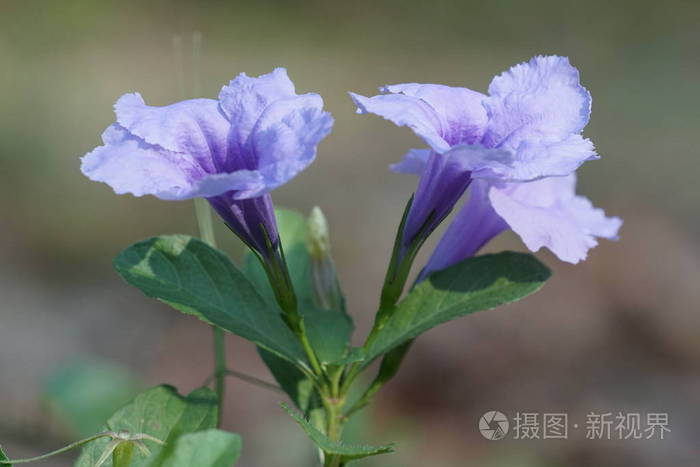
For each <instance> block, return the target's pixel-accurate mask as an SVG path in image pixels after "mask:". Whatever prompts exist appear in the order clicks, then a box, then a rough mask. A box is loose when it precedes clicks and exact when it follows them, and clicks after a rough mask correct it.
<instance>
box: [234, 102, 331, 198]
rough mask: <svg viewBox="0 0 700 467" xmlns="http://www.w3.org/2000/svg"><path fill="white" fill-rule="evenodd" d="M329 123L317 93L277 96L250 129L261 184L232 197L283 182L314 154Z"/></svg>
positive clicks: (253, 193) (246, 195) (249, 194)
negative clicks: (286, 96)
mask: <svg viewBox="0 0 700 467" xmlns="http://www.w3.org/2000/svg"><path fill="white" fill-rule="evenodd" d="M332 126H333V118H332V117H331V115H330V114H329V113H328V112H324V111H323V99H321V96H319V95H318V94H304V95H301V96H295V97H289V98H284V99H280V100H278V101H276V102H274V103H272V104H271V105H269V106H268V108H267V109H266V110H265V112H263V114H262V115H261V116H260V119H259V120H258V122H257V123H256V125H255V127H254V128H253V132H252V135H251V141H252V144H251V147H250V149H251V150H252V151H253V152H254V154H255V155H256V157H257V160H258V168H257V171H258V172H259V173H260V175H261V177H262V180H263V186H260V187H258V189H255V190H243V191H241V192H239V193H237V194H236V198H238V199H243V198H250V197H254V196H260V195H261V194H263V193H266V192H269V191H271V190H273V189H274V188H276V187H278V186H280V185H282V184H284V183H286V182H287V181H289V180H290V179H292V178H293V177H295V176H296V175H297V174H299V172H301V171H302V170H304V169H305V168H306V167H307V166H308V165H309V164H310V163H311V162H313V160H314V158H315V157H316V147H317V146H318V144H319V142H320V141H321V140H322V139H323V138H325V137H326V136H327V135H328V133H329V132H330V130H331V127H332Z"/></svg>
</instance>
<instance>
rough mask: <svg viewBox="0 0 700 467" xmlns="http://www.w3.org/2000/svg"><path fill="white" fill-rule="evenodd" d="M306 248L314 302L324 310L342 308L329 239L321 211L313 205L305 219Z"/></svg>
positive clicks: (342, 301)
mask: <svg viewBox="0 0 700 467" xmlns="http://www.w3.org/2000/svg"><path fill="white" fill-rule="evenodd" d="M307 228H308V248H309V254H310V255H311V282H312V284H313V288H314V295H315V298H316V304H317V305H318V306H319V307H321V308H323V309H326V310H344V309H345V301H344V299H343V293H342V292H341V290H340V285H339V284H338V278H337V276H336V272H335V264H334V263H333V258H332V257H331V239H330V235H329V233H328V222H327V221H326V216H324V215H323V211H321V208H319V207H318V206H314V208H313V209H312V210H311V214H310V215H309V219H308V221H307Z"/></svg>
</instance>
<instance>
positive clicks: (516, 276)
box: [364, 252, 550, 365]
mask: <svg viewBox="0 0 700 467" xmlns="http://www.w3.org/2000/svg"><path fill="white" fill-rule="evenodd" d="M549 276H550V271H549V269H547V267H546V266H544V265H543V264H542V263H540V262H539V261H538V260H537V259H536V258H535V257H534V256H532V255H529V254H524V253H513V252H504V253H499V254H494V255H484V256H477V257H474V258H469V259H467V260H465V261H462V262H461V263H458V264H456V265H454V266H451V267H449V268H447V269H444V270H442V271H438V272H436V273H434V274H433V275H431V276H430V277H428V279H426V280H424V281H423V282H421V283H419V284H418V285H417V286H416V287H414V289H413V290H412V291H411V292H410V293H409V294H408V296H407V297H406V298H405V299H404V300H403V301H401V302H400V303H399V304H398V305H397V306H396V307H395V308H394V309H393V310H391V312H390V313H391V314H390V317H389V319H388V321H387V322H386V323H385V324H384V326H383V327H382V328H381V329H380V330H379V332H378V333H377V335H376V338H375V339H373V341H372V342H371V343H370V345H369V346H368V348H367V358H366V360H365V362H364V365H367V364H369V363H370V362H371V361H372V360H374V359H375V358H376V357H378V356H379V355H382V354H384V353H386V352H387V351H389V350H391V349H393V348H395V347H397V346H399V345H401V344H403V343H405V342H407V341H409V340H411V339H413V338H414V337H416V336H418V335H419V334H421V333H423V332H425V331H427V330H428V329H430V328H433V327H435V326H437V325H438V324H442V323H445V322H447V321H449V320H452V319H455V318H458V317H460V316H464V315H467V314H470V313H474V312H475V311H481V310H490V309H492V308H495V307H497V306H499V305H503V304H506V303H511V302H514V301H516V300H520V299H521V298H523V297H525V296H527V295H529V294H531V293H533V292H536V291H537V290H539V289H540V288H541V287H542V286H543V285H544V282H545V281H546V280H547V279H548V278H549Z"/></svg>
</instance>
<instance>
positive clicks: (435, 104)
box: [381, 83, 488, 146]
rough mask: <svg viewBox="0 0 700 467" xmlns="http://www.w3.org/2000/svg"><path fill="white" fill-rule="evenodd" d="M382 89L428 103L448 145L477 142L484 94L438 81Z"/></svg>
mask: <svg viewBox="0 0 700 467" xmlns="http://www.w3.org/2000/svg"><path fill="white" fill-rule="evenodd" d="M381 91H382V92H388V93H392V94H402V95H404V96H410V97H414V98H416V99H420V100H421V101H423V102H425V103H426V104H428V105H429V106H430V107H431V108H432V109H433V111H434V112H435V115H436V116H437V117H438V120H439V122H440V128H439V131H438V132H439V134H440V136H442V138H443V139H444V140H445V141H447V143H448V144H449V145H451V146H454V145H455V144H462V143H466V144H473V143H475V142H478V141H479V140H480V139H481V137H482V135H483V134H484V131H485V130H486V123H487V121H488V117H487V115H486V109H485V108H484V106H483V100H484V99H485V98H486V96H485V95H484V94H481V93H479V92H475V91H472V90H471V89H467V88H459V87H451V86H444V85H440V84H418V83H406V84H391V85H388V86H384V87H383V88H382V89H381Z"/></svg>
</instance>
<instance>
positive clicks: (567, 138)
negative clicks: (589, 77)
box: [351, 56, 619, 270]
mask: <svg viewBox="0 0 700 467" xmlns="http://www.w3.org/2000/svg"><path fill="white" fill-rule="evenodd" d="M381 91H382V92H383V93H384V94H381V95H378V96H374V97H369V98H368V97H363V96H359V95H357V94H352V93H351V96H352V98H353V100H354V101H355V103H356V105H357V107H358V113H374V114H376V115H379V116H382V117H384V118H386V119H388V120H390V121H392V122H394V123H395V124H397V125H400V126H408V127H409V128H411V129H412V130H413V131H414V132H415V133H416V134H417V135H418V136H419V137H421V138H422V139H423V141H425V143H426V144H427V145H428V146H429V148H427V149H412V150H410V151H409V152H408V153H407V154H406V155H405V156H404V158H403V160H402V161H401V162H399V163H398V164H394V165H393V166H392V169H393V170H394V171H397V172H402V173H413V174H417V175H420V180H419V182H418V188H417V190H416V193H415V195H414V200H413V204H412V206H411V209H410V211H409V213H408V218H407V220H406V226H405V228H404V232H403V239H402V243H403V244H402V246H403V247H404V248H407V247H409V246H410V245H413V244H415V242H416V241H417V240H421V239H424V237H426V236H427V235H428V234H430V232H431V231H432V230H434V228H435V227H437V225H438V224H439V223H440V222H441V221H442V220H443V219H444V218H445V217H446V216H447V215H448V214H449V212H450V211H451V210H452V208H453V207H454V205H455V203H456V202H457V201H458V200H459V199H460V198H461V196H462V194H463V193H464V192H465V190H466V189H467V188H468V187H469V185H470V184H471V185H472V186H473V188H472V194H471V197H470V201H469V202H468V203H467V204H466V206H465V207H464V209H463V210H462V212H461V213H460V215H459V216H458V219H456V220H455V222H454V223H453V225H452V226H451V228H450V229H449V232H448V233H447V234H446V235H445V237H444V239H443V241H442V242H441V245H440V247H439V248H438V250H439V252H436V255H437V257H436V258H433V259H432V260H431V270H434V269H439V268H442V267H446V266H447V265H448V264H447V263H450V264H453V263H455V262H457V261H459V260H456V261H452V260H450V261H448V260H447V259H446V258H447V257H448V256H450V253H452V256H453V257H454V258H456V257H460V259H464V258H466V257H468V256H470V255H472V254H473V253H474V252H475V251H476V250H478V249H479V248H480V247H481V246H482V245H483V244H484V243H485V242H486V241H488V239H490V238H492V237H493V236H494V235H496V234H497V233H499V232H501V231H503V230H504V229H506V228H507V227H508V226H509V225H510V226H511V227H512V228H513V229H514V230H516V231H518V232H519V233H521V232H524V230H526V228H525V227H522V228H521V227H519V228H518V229H516V227H515V224H516V223H517V222H516V221H514V220H513V219H512V217H513V216H510V217H509V215H508V214H504V213H505V212H506V211H507V208H505V207H503V205H504V204H505V202H504V201H502V200H503V198H505V197H510V198H513V197H515V196H516V195H515V193H517V194H518V195H517V196H520V198H518V199H519V201H520V202H522V203H524V205H527V206H531V207H537V208H542V206H541V205H540V204H539V201H541V200H540V196H539V195H541V194H542V192H543V191H546V189H545V187H549V186H550V185H552V186H554V187H557V188H552V189H551V190H550V191H551V195H552V196H551V197H550V199H549V201H547V202H548V203H550V204H549V205H547V206H549V207H552V209H554V208H553V206H555V205H556V206H557V209H560V210H562V212H566V213H568V214H567V215H571V216H572V217H571V218H576V221H575V222H574V224H575V225H577V226H578V228H579V230H576V234H577V235H573V237H572V240H571V241H572V242H578V240H581V238H583V237H585V238H586V239H587V240H586V241H581V242H579V243H577V244H576V246H571V248H568V247H562V246H561V245H559V244H557V246H554V242H553V241H544V240H542V239H541V238H540V240H538V241H535V240H534V239H533V237H530V236H528V239H526V244H527V245H528V246H529V247H531V248H533V246H534V245H539V246H547V247H550V248H552V249H553V251H555V253H557V254H558V255H559V256H560V257H561V258H562V259H564V260H567V261H575V259H574V258H577V259H576V260H578V259H581V258H583V256H585V250H587V249H588V248H590V247H591V246H593V245H594V244H595V241H594V240H592V238H593V237H592V236H595V235H598V236H609V237H612V236H614V235H615V234H614V233H612V234H610V235H608V234H609V233H610V231H609V230H605V229H603V230H600V229H599V226H597V225H596V226H593V225H591V226H585V225H583V224H585V222H586V221H587V220H591V221H592V220H593V219H589V217H590V216H587V215H584V211H586V210H585V209H583V205H584V204H585V202H584V201H583V198H578V197H575V196H574V183H575V182H574V181H573V179H572V178H569V177H568V176H569V175H570V174H572V173H573V172H574V171H575V170H576V169H577V168H578V167H579V166H580V165H581V164H582V163H583V162H585V161H587V160H591V159H596V158H598V156H597V154H596V153H595V150H594V147H593V144H592V143H591V142H590V141H589V140H587V139H585V138H583V137H582V136H581V131H582V130H583V128H584V127H585V126H586V124H587V123H588V118H589V115H590V108H591V98H590V95H589V93H588V91H587V90H586V89H585V88H584V87H583V86H581V84H580V82H579V74H578V70H576V68H574V67H572V66H571V65H570V64H569V60H568V59H567V58H565V57H557V56H549V57H541V56H539V57H534V58H533V59H531V60H530V61H529V62H527V63H522V64H519V65H516V66H514V67H513V68H511V69H510V70H509V71H507V72H505V73H502V74H501V75H499V76H496V77H495V78H494V79H493V81H492V82H491V84H490V86H489V90H488V95H484V94H481V93H478V92H474V91H471V90H469V89H465V88H456V87H448V86H441V85H435V84H415V83H412V84H401V85H393V86H385V87H384V88H382V89H381ZM547 177H557V178H559V179H560V180H559V181H558V182H550V181H542V182H538V181H537V180H540V179H546V178H547ZM563 180H571V181H569V182H567V183H568V184H563ZM521 184H522V187H520V186H519V185H521ZM516 185H517V186H516ZM496 199H498V200H499V201H494V200H496ZM555 200H556V201H555ZM571 200H576V201H571ZM499 202H500V203H501V204H498V203H499ZM564 206H566V209H565V208H564ZM587 206H588V208H589V211H590V210H592V209H593V208H591V207H590V204H588V205H587ZM496 207H497V209H496V211H494V208H496ZM568 210H573V211H575V212H576V213H577V214H575V215H574V214H573V213H572V212H569V211H568ZM496 212H498V214H496ZM550 212H551V210H550ZM592 212H598V211H592ZM589 214H590V213H589ZM562 215H563V214H562ZM601 215H602V214H601ZM594 217H595V216H594ZM596 219H597V217H596ZM603 219H604V217H603ZM525 220H526V222H525V223H527V219H525ZM530 221H531V224H533V225H531V226H530V228H531V229H532V230H537V229H538V228H539V227H540V224H537V225H534V224H536V223H538V222H540V221H541V222H543V223H542V224H541V225H545V224H544V222H545V219H540V218H534V217H533V218H531V219H530ZM614 221H615V222H616V225H617V226H619V220H614ZM611 222H612V220H611ZM614 230H615V231H617V228H615V229H614ZM568 232H569V233H572V230H571V229H569V231H568ZM601 232H603V233H601ZM525 236H526V235H524V237H525ZM582 236H583V237H582ZM581 245H587V246H586V248H585V250H584V251H583V252H582V251H581V250H582V249H581ZM539 246H537V248H539ZM534 249H536V248H534ZM564 251H566V253H564ZM438 253H440V254H439V255H438ZM560 253H561V254H560ZM582 255H583V256H582ZM454 258H452V259H454Z"/></svg>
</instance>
